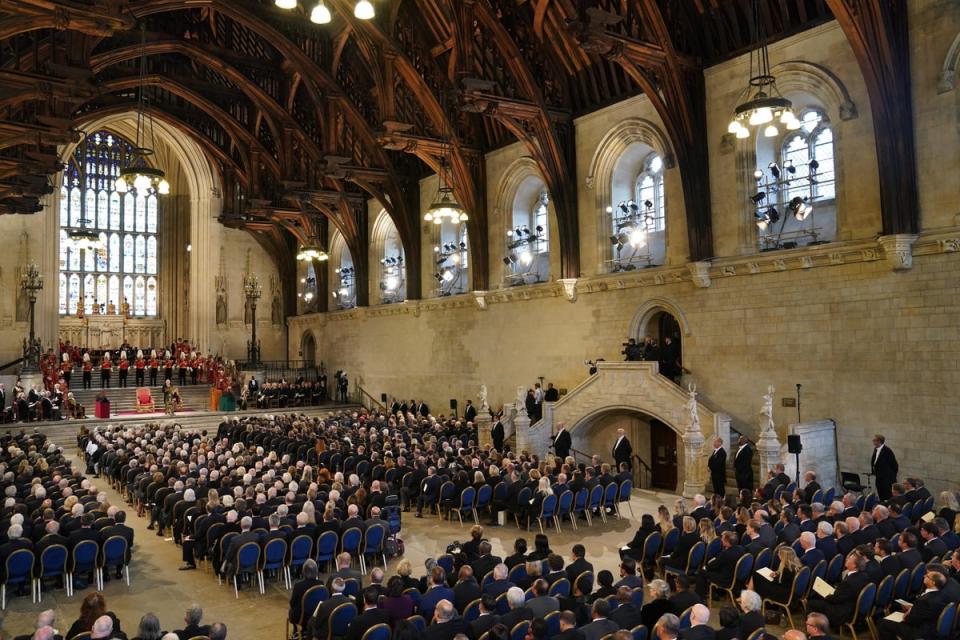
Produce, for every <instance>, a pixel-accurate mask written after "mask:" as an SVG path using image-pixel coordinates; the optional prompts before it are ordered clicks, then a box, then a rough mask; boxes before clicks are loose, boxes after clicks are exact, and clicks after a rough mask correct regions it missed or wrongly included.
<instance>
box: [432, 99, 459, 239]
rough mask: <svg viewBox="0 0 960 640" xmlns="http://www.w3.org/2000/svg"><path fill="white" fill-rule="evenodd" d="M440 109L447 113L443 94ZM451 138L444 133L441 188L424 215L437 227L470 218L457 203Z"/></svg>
mask: <svg viewBox="0 0 960 640" xmlns="http://www.w3.org/2000/svg"><path fill="white" fill-rule="evenodd" d="M440 108H441V110H442V111H443V112H444V113H446V112H447V106H446V97H445V95H443V94H441V98H440ZM451 137H452V132H449V131H445V132H444V134H443V140H442V141H441V143H440V171H439V172H437V179H438V180H439V185H440V186H439V187H438V188H437V196H436V197H435V198H434V199H433V203H431V205H430V207H429V208H428V209H427V212H426V213H425V214H424V215H423V219H424V220H425V221H427V222H431V221H432V222H433V223H434V224H437V225H441V224H443V221H444V220H448V221H450V222H451V223H459V222H466V221H467V220H468V218H469V216H467V212H466V210H465V209H464V208H463V206H462V205H461V204H460V203H459V202H457V199H456V197H455V195H454V189H453V184H452V181H451V179H450V174H449V171H448V169H449V167H450V164H451V162H450V161H451V160H452V157H453V149H452V148H451V147H450V145H449V144H447V141H448V140H449V139H450V138H451Z"/></svg>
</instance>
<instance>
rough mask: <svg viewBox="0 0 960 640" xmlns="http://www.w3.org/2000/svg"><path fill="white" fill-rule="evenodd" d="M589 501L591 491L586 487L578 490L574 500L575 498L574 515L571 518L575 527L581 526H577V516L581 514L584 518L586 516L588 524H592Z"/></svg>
mask: <svg viewBox="0 0 960 640" xmlns="http://www.w3.org/2000/svg"><path fill="white" fill-rule="evenodd" d="M589 502H590V491H589V490H588V489H587V488H586V487H584V488H582V489H580V491H577V495H576V496H574V500H573V516H571V518H570V519H571V520H573V528H574V529H578V528H579V527H578V526H577V518H578V517H579V516H581V515H582V516H583V517H584V518H586V520H587V524H588V525H589V524H590V509H589Z"/></svg>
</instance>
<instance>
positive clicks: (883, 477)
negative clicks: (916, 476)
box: [870, 433, 900, 500]
mask: <svg viewBox="0 0 960 640" xmlns="http://www.w3.org/2000/svg"><path fill="white" fill-rule="evenodd" d="M886 442H887V439H886V438H885V437H883V436H882V435H880V434H879V433H878V434H877V435H875V436H873V454H872V455H871V456H870V473H871V474H872V475H873V477H874V483H875V484H876V486H877V496H878V497H879V498H880V500H889V499H890V486H891V485H892V484H893V483H894V482H896V481H897V473H898V472H899V471H900V465H899V464H897V456H896V455H894V453H893V449H891V448H890V447H888V446H887V444H886Z"/></svg>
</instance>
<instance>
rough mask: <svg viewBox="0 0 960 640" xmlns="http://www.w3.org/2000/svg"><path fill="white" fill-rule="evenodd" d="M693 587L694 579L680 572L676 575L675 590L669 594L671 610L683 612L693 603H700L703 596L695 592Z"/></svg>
mask: <svg viewBox="0 0 960 640" xmlns="http://www.w3.org/2000/svg"><path fill="white" fill-rule="evenodd" d="M693 587H694V579H693V577H692V576H688V575H686V574H684V573H681V574H680V575H678V576H677V589H676V592H675V593H674V594H673V595H672V596H670V602H671V603H672V604H673V610H674V611H679V612H680V613H683V612H684V611H686V610H687V609H689V608H690V607H692V606H693V605H695V604H702V603H703V598H701V597H700V594H699V593H697V591H696V589H694V588H693Z"/></svg>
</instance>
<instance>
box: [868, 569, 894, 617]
mask: <svg viewBox="0 0 960 640" xmlns="http://www.w3.org/2000/svg"><path fill="white" fill-rule="evenodd" d="M891 602H893V576H885V577H884V578H883V580H881V581H880V584H879V585H878V586H877V598H876V600H874V603H873V608H874V610H875V611H884V610H885V609H886V608H887V607H888V606H890V603H891Z"/></svg>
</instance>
